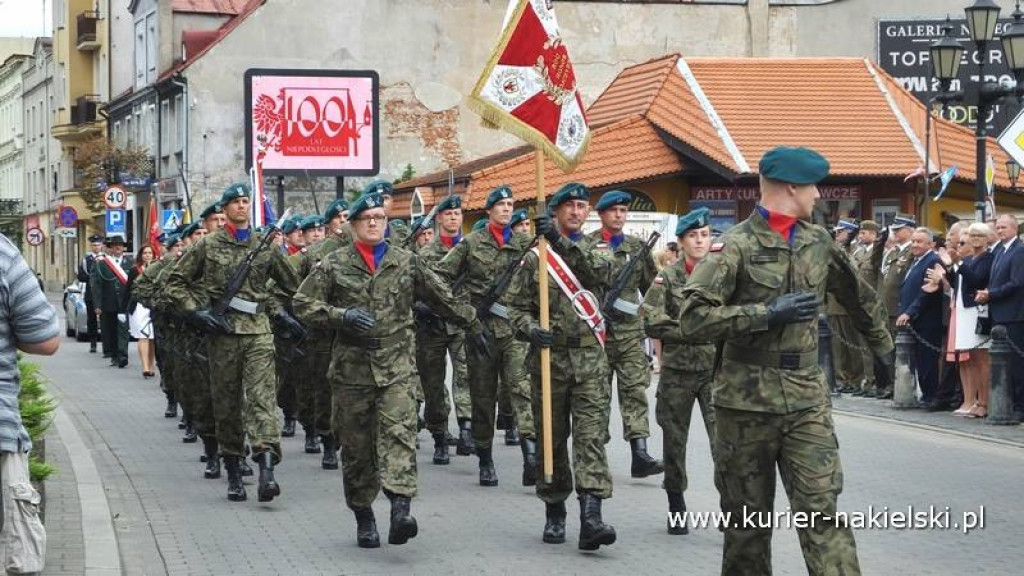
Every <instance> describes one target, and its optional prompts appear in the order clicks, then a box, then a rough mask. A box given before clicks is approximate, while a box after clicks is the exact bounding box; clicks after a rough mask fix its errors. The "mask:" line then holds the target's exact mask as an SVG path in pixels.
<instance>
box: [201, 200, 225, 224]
mask: <svg viewBox="0 0 1024 576" xmlns="http://www.w3.org/2000/svg"><path fill="white" fill-rule="evenodd" d="M223 213H224V205H223V204H221V203H220V202H214V203H213V204H210V205H209V206H207V207H206V208H204V209H203V211H202V212H200V213H199V217H200V218H202V219H203V220H206V219H207V218H209V217H210V216H213V215H214V214H223Z"/></svg>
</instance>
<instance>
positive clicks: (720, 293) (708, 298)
mask: <svg viewBox="0 0 1024 576" xmlns="http://www.w3.org/2000/svg"><path fill="white" fill-rule="evenodd" d="M759 172H760V174H761V201H760V205H758V206H757V208H756V210H755V211H754V212H753V213H752V214H751V215H750V217H749V218H747V220H745V221H744V222H742V223H740V224H739V225H737V226H735V227H733V228H731V229H730V230H729V231H728V232H726V233H725V234H724V235H722V237H721V238H720V239H719V241H718V242H716V243H715V244H713V245H712V247H711V253H710V255H709V256H708V257H707V258H705V259H704V260H703V261H702V262H701V263H700V264H699V265H697V267H696V268H695V269H694V271H693V274H692V275H691V276H690V277H689V278H688V280H687V283H686V286H685V287H684V288H683V292H682V296H683V300H682V307H681V312H680V315H679V328H680V330H681V332H682V336H683V338H684V339H686V340H687V341H690V342H708V341H717V340H724V341H725V344H724V349H723V353H722V365H721V367H720V368H719V369H718V370H717V371H716V376H715V383H714V389H713V392H712V398H713V401H714V405H715V449H714V453H715V473H716V477H717V478H718V480H719V489H720V492H721V502H722V509H723V512H725V513H726V514H731V515H732V523H731V524H730V525H729V526H727V527H726V529H725V547H724V550H723V555H722V574H771V573H772V566H771V538H772V529H771V528H770V527H766V526H768V520H767V519H770V517H771V514H772V509H773V505H774V498H775V475H776V468H777V469H778V473H779V474H781V476H782V482H783V484H784V486H785V487H786V492H787V494H788V496H789V500H790V508H791V509H792V510H794V511H797V512H801V513H806V514H808V516H809V517H813V516H814V515H817V517H818V518H831V519H835V518H836V500H837V498H838V496H839V493H840V492H841V491H842V483H843V481H842V478H843V476H842V470H841V466H840V462H839V446H838V444H837V442H836V438H835V432H834V430H833V424H832V414H831V406H830V402H829V394H828V389H827V386H826V384H825V382H824V378H823V376H822V372H821V370H820V368H819V367H818V350H817V346H818V330H817V318H818V309H819V307H820V305H821V301H822V299H823V298H824V296H825V293H826V292H829V293H830V294H832V295H834V296H835V297H836V299H837V300H838V301H839V303H840V304H841V305H842V306H843V308H845V309H846V311H847V312H848V313H849V314H850V319H851V321H852V322H853V323H854V324H855V325H856V326H857V329H858V330H859V331H860V332H861V333H863V334H864V335H865V337H866V339H867V342H868V343H869V345H870V347H871V349H872V351H874V353H875V354H876V355H878V356H880V357H888V354H889V353H890V352H891V351H892V349H893V344H892V339H891V338H890V337H889V334H888V332H887V331H886V328H885V318H884V316H883V314H884V312H883V309H882V306H881V303H880V302H879V301H878V299H877V298H876V295H875V293H874V291H873V290H872V289H871V287H869V286H868V285H866V284H864V283H863V282H860V281H859V280H858V278H857V272H856V270H854V268H853V266H852V264H851V263H850V260H849V258H848V257H847V256H846V254H845V253H843V251H842V250H841V249H840V248H839V247H838V246H836V244H835V243H834V242H832V241H831V238H830V237H829V235H828V233H827V232H826V231H825V230H824V229H822V228H821V227H819V226H814V225H812V224H809V223H808V221H809V220H810V218H811V214H812V212H813V209H814V203H815V201H816V200H817V199H818V197H819V195H818V189H817V186H816V184H817V183H818V182H820V181H821V180H823V179H824V178H825V177H826V176H827V175H828V162H827V161H826V160H825V159H824V158H823V157H822V156H821V155H819V154H818V153H817V152H814V151H812V150H809V149H806V148H786V147H779V148H774V149H772V150H769V151H768V152H766V153H765V155H764V157H763V158H762V159H761V162H760V166H759ZM751 514H753V515H754V516H756V517H757V519H756V520H755V523H754V525H748V524H747V522H748V520H747V518H749V517H750V516H751ZM798 536H799V539H800V546H801V548H802V549H803V555H804V561H805V563H806V565H807V571H808V572H809V573H810V574H815V575H818V574H859V573H860V567H859V564H858V561H857V550H856V544H855V542H854V538H853V532H852V531H851V530H850V528H849V526H847V525H843V524H842V523H841V522H819V523H816V524H814V526H813V527H806V528H800V529H799V530H798Z"/></svg>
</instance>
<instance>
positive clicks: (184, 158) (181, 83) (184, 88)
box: [171, 73, 195, 218]
mask: <svg viewBox="0 0 1024 576" xmlns="http://www.w3.org/2000/svg"><path fill="white" fill-rule="evenodd" d="M171 84H174V85H175V86H177V87H178V88H181V103H182V104H183V108H184V110H181V111H176V112H177V113H178V114H184V115H185V134H184V140H182V142H181V177H182V179H184V180H187V179H188V141H189V122H188V120H189V118H188V116H189V114H188V110H189V108H190V107H191V106H192V104H191V103H190V102H189V98H188V82H187V81H186V80H185V78H184V77H183V76H182V75H181V74H180V73H179V74H175V75H174V77H172V78H171ZM175 118H177V116H175ZM182 185H183V186H186V187H187V186H188V182H187V181H186V182H182ZM192 217H193V218H195V215H192Z"/></svg>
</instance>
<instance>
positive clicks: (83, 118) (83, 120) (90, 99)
mask: <svg viewBox="0 0 1024 576" xmlns="http://www.w3.org/2000/svg"><path fill="white" fill-rule="evenodd" d="M99 102H100V97H99V95H98V94H85V95H83V96H79V97H78V98H76V99H75V103H74V104H72V105H71V123H72V124H75V125H80V124H89V123H91V122H95V121H96V109H97V108H98V107H99Z"/></svg>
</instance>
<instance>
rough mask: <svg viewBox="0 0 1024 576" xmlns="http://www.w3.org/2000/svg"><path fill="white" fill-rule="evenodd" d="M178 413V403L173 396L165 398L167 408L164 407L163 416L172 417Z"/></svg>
mask: <svg viewBox="0 0 1024 576" xmlns="http://www.w3.org/2000/svg"><path fill="white" fill-rule="evenodd" d="M177 415H178V403H177V402H175V401H174V396H171V397H169V398H167V408H165V409H164V418H174V417H176V416H177Z"/></svg>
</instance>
